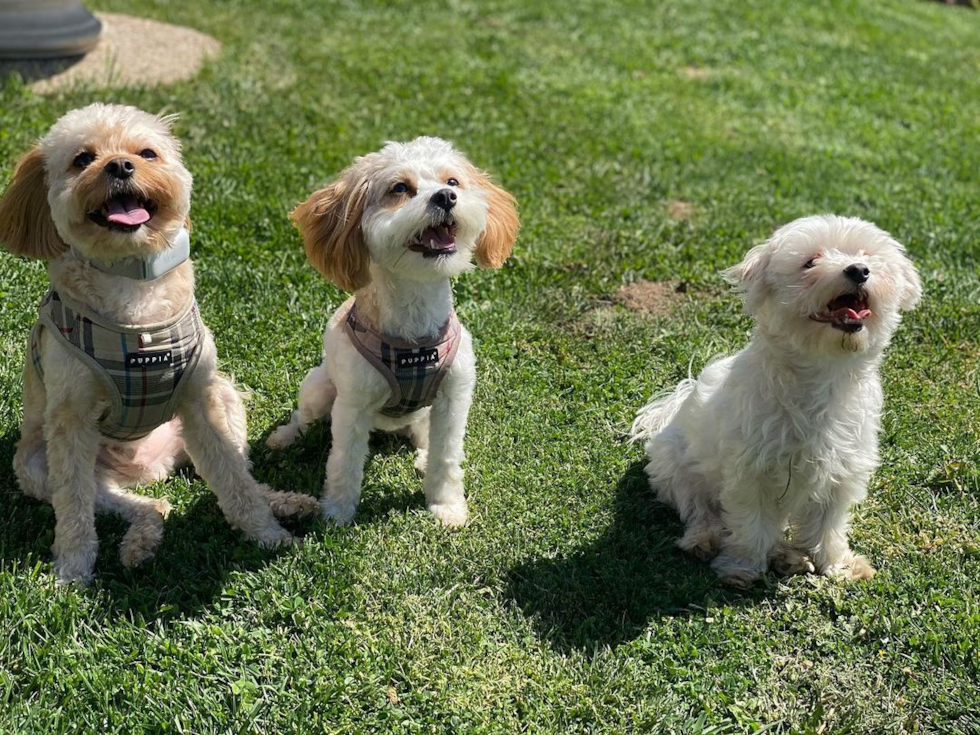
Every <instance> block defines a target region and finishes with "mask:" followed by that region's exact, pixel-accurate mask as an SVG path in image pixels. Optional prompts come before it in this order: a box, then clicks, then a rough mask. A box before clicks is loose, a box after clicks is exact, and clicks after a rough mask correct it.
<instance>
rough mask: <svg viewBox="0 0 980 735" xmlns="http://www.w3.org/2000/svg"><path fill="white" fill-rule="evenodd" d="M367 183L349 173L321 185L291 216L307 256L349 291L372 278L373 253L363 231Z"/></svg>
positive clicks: (328, 278)
mask: <svg viewBox="0 0 980 735" xmlns="http://www.w3.org/2000/svg"><path fill="white" fill-rule="evenodd" d="M366 199H367V183H366V182H364V181H360V180H357V179H352V178H350V177H346V176H345V177H344V178H341V179H339V180H338V181H335V182H334V183H333V184H331V185H330V186H328V187H326V188H324V189H320V190H319V191H316V192H314V193H313V195H312V196H311V197H310V198H309V199H307V200H306V201H305V202H303V203H302V204H300V205H299V206H298V207H296V209H294V210H293V211H292V213H291V214H290V217H291V218H292V220H293V222H295V223H296V226H297V227H298V228H299V231H300V233H301V234H302V235H303V243H304V245H305V246H306V257H307V258H309V261H310V263H312V264H313V266H314V267H315V268H316V269H317V270H318V271H320V273H321V274H322V275H323V277H324V278H326V279H327V280H328V281H332V282H333V283H335V284H336V285H337V286H339V287H340V288H342V289H344V290H346V291H356V290H357V289H359V288H362V287H364V286H366V285H367V284H368V282H369V281H370V280H371V277H370V274H369V272H368V265H369V263H370V256H369V254H368V250H367V246H366V245H365V244H364V235H363V233H362V232H361V216H362V215H363V213H364V203H365V200H366Z"/></svg>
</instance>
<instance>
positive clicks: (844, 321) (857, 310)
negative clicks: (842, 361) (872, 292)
mask: <svg viewBox="0 0 980 735" xmlns="http://www.w3.org/2000/svg"><path fill="white" fill-rule="evenodd" d="M869 316H871V309H869V308H868V298H867V295H866V294H865V293H864V292H863V291H857V292H852V293H846V294H842V295H841V296H838V297H837V298H836V299H834V300H833V301H831V302H830V303H829V304H827V308H826V309H824V310H823V311H822V312H820V313H819V314H811V315H810V318H811V319H813V321H815V322H825V323H827V324H829V325H830V326H832V327H833V328H834V329H840V330H841V331H842V332H851V333H853V332H860V331H861V330H862V329H863V328H864V320H865V319H866V318H867V317H869Z"/></svg>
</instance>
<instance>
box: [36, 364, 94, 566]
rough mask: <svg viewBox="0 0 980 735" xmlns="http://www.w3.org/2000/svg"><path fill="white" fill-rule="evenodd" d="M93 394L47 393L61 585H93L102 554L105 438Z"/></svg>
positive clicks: (50, 472) (50, 471) (56, 560)
mask: <svg viewBox="0 0 980 735" xmlns="http://www.w3.org/2000/svg"><path fill="white" fill-rule="evenodd" d="M51 382H52V383H54V382H55V381H51ZM89 387H90V388H91V386H89ZM91 396H92V391H91V390H88V391H78V393H77V394H73V393H72V392H71V391H70V390H68V389H66V390H59V389H58V387H57V386H55V387H54V388H53V389H49V390H48V405H47V408H46V409H45V417H44V439H45V443H46V445H47V456H48V482H49V484H50V489H51V505H52V506H54V517H55V531H54V547H53V552H54V569H55V573H56V574H57V575H58V581H59V582H60V583H61V584H71V583H72V582H76V583H78V584H80V585H87V584H88V583H89V582H91V581H92V577H93V574H94V570H95V558H96V556H97V555H98V551H99V539H98V537H97V536H96V533H95V495H96V484H95V458H96V456H97V455H98V453H99V441H100V439H101V437H100V435H99V430H98V426H97V420H98V414H99V413H100V406H98V405H96V404H95V402H94V401H93V400H92V398H91Z"/></svg>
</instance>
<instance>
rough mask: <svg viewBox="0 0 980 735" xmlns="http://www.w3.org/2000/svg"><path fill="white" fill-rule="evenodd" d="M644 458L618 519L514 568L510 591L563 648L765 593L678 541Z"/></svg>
mask: <svg viewBox="0 0 980 735" xmlns="http://www.w3.org/2000/svg"><path fill="white" fill-rule="evenodd" d="M644 464H645V463H644V462H637V463H635V464H633V465H632V466H631V467H630V468H629V470H627V472H626V473H625V474H624V475H623V477H622V478H620V480H619V483H618V485H617V487H616V499H615V504H616V506H615V516H614V520H613V524H612V526H610V528H609V530H608V531H607V532H606V533H605V535H603V536H602V537H601V538H600V539H599V540H598V541H596V542H595V543H593V544H591V545H590V546H588V547H585V548H582V549H579V550H576V551H574V552H572V553H570V554H567V555H563V556H559V557H557V558H554V559H533V560H531V561H528V562H525V563H523V564H520V565H519V566H517V567H515V568H514V569H512V570H511V572H510V574H509V579H508V584H507V591H506V594H507V596H508V597H510V598H511V599H513V600H514V601H515V602H516V603H517V605H518V606H519V607H520V608H521V610H522V611H523V612H524V614H525V615H527V616H528V617H529V618H531V620H532V623H533V625H534V627H535V629H536V630H537V632H538V634H539V635H541V636H542V637H544V638H546V639H547V640H549V641H550V642H551V644H552V645H553V646H555V648H557V649H559V650H562V651H565V652H568V651H572V650H584V651H589V652H594V651H596V650H598V649H601V648H603V647H606V646H615V645H618V644H620V643H625V642H627V641H630V640H632V639H634V638H636V637H637V636H639V635H640V634H641V633H642V632H643V631H644V630H645V629H646V628H647V626H648V625H649V623H650V621H651V620H653V619H656V618H659V617H665V616H669V617H674V616H678V615H689V614H692V612H693V613H695V614H696V611H698V610H703V609H704V608H707V607H709V606H717V605H719V604H728V605H732V604H736V605H737V604H751V603H753V602H755V601H758V600H760V599H763V598H765V597H766V595H767V592H766V590H765V589H763V588H758V589H754V590H750V591H748V592H736V591H734V590H730V589H728V588H725V587H723V586H722V585H721V583H720V582H719V581H718V580H717V578H716V577H715V574H714V572H712V571H711V569H710V568H709V567H708V565H707V564H705V563H703V562H700V561H698V560H696V559H694V558H693V557H691V556H689V555H687V554H684V553H683V552H682V551H681V550H680V549H678V548H677V547H676V546H675V545H674V542H675V540H676V539H677V538H678V537H679V536H680V535H681V532H682V531H683V528H682V526H681V523H680V521H679V520H678V519H677V515H676V513H675V512H674V511H673V510H672V509H670V508H668V507H667V506H665V505H661V504H660V503H657V502H656V501H655V500H654V497H653V495H652V493H651V491H650V486H649V484H648V482H647V477H646V475H645V474H644V473H643V466H644Z"/></svg>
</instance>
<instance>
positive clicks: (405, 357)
mask: <svg viewBox="0 0 980 735" xmlns="http://www.w3.org/2000/svg"><path fill="white" fill-rule="evenodd" d="M460 330H461V327H460V324H459V319H457V318H456V312H455V311H453V312H452V313H451V314H450V315H449V319H447V320H446V323H445V324H444V325H443V326H442V329H440V330H439V332H438V333H437V334H436V335H435V336H434V337H432V338H431V339H429V340H426V341H425V342H406V341H405V340H401V339H397V338H395V337H389V336H387V335H384V334H381V333H380V332H376V331H375V330H373V329H371V328H370V327H368V326H367V325H366V324H364V323H363V322H359V321H358V320H357V304H354V305H353V306H351V308H350V311H348V312H347V320H346V321H345V322H344V332H346V333H347V336H348V337H350V341H351V342H352V343H353V344H354V347H356V348H357V351H358V352H360V353H361V354H362V355H363V356H364V359H366V360H367V361H368V362H370V363H371V365H373V366H374V368H375V370H377V371H378V372H379V373H381V375H383V376H384V378H385V380H387V381H388V385H390V386H391V398H389V399H388V402H387V403H386V404H385V405H384V407H383V408H382V409H381V413H383V414H384V415H385V416H395V417H397V416H405V415H406V414H410V413H414V412H415V411H418V410H419V409H420V408H425V407H426V406H431V405H432V399H434V398H435V396H436V391H437V390H438V389H439V384H440V383H441V382H442V379H443V377H444V376H445V375H446V373H448V372H449V368H450V367H452V364H453V359H454V358H455V357H456V350H457V348H458V347H459V337H460Z"/></svg>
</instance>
